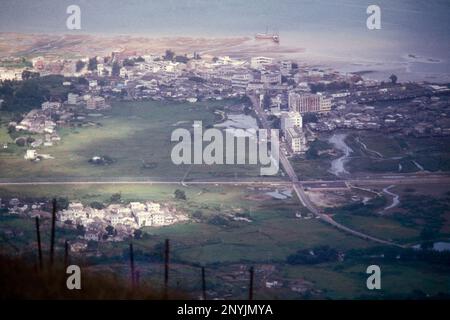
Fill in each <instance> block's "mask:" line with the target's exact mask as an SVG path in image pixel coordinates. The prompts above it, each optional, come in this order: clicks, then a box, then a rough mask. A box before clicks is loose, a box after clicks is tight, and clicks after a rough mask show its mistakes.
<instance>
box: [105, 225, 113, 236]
mask: <svg viewBox="0 0 450 320" xmlns="http://www.w3.org/2000/svg"><path fill="white" fill-rule="evenodd" d="M105 231H106V233H107V234H108V235H109V236H112V235H114V227H113V226H107V227H106V228H105Z"/></svg>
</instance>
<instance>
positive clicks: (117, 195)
mask: <svg viewBox="0 0 450 320" xmlns="http://www.w3.org/2000/svg"><path fill="white" fill-rule="evenodd" d="M121 198H122V195H121V194H120V193H113V194H112V195H111V199H110V202H111V203H118V202H120V200H121Z"/></svg>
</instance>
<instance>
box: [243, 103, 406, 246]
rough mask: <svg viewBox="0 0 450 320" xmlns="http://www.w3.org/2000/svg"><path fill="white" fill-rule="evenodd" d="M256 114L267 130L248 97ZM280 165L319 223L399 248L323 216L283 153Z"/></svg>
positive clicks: (257, 105)
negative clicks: (322, 222)
mask: <svg viewBox="0 0 450 320" xmlns="http://www.w3.org/2000/svg"><path fill="white" fill-rule="evenodd" d="M250 98H251V100H252V103H253V106H254V109H255V112H256V115H257V116H258V118H259V119H260V121H261V124H262V125H263V128H264V129H267V130H269V128H270V127H269V124H268V122H267V119H266V114H265V113H264V111H263V110H262V108H261V106H260V104H259V101H258V99H257V98H256V97H255V96H252V97H250ZM280 163H281V165H282V167H283V169H284V171H285V172H286V174H287V175H288V176H289V178H290V180H291V182H292V184H293V188H294V191H295V194H296V195H297V197H298V198H299V200H300V202H301V203H302V204H303V205H304V206H305V207H306V208H308V210H310V211H311V212H312V213H313V214H314V215H315V216H316V217H318V218H319V219H321V221H324V222H326V223H328V224H329V225H331V226H333V227H335V228H337V229H339V230H341V231H344V232H346V233H349V234H351V235H354V236H357V237H359V238H362V239H365V240H371V241H374V242H377V243H381V244H386V245H394V246H400V245H398V244H396V243H393V242H391V241H388V240H383V239H379V238H376V237H372V236H370V235H368V234H365V233H362V232H359V231H356V230H353V229H351V228H348V227H346V226H344V225H342V224H340V223H338V222H336V221H334V220H333V218H332V217H330V216H329V215H326V214H323V213H321V212H320V210H319V209H318V208H317V207H316V206H315V205H314V203H313V202H312V201H311V200H310V199H309V197H308V195H307V194H306V193H305V189H304V188H303V185H302V183H301V182H300V181H299V179H298V177H297V174H296V173H295V170H294V168H293V167H292V165H291V163H290V162H289V159H287V157H286V155H285V154H284V152H280Z"/></svg>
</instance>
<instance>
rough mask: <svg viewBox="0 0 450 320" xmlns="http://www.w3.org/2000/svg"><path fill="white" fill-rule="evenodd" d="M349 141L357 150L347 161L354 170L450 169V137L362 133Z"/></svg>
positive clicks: (353, 148)
mask: <svg viewBox="0 0 450 320" xmlns="http://www.w3.org/2000/svg"><path fill="white" fill-rule="evenodd" d="M357 139H359V140H360V141H361V142H362V143H364V144H365V145H366V147H367V149H368V150H366V149H365V148H364V147H363V146H362V145H361V143H359V142H358V141H357ZM346 142H347V144H348V145H349V146H350V147H351V148H352V150H353V151H354V152H353V154H352V155H351V160H350V161H349V163H348V164H347V167H348V168H349V169H350V172H354V173H356V172H373V173H382V172H396V173H397V172H400V173H402V172H403V173H405V172H417V171H421V170H422V168H423V170H427V171H433V172H434V171H440V170H441V171H450V148H449V146H450V138H449V137H427V138H415V137H404V136H397V135H394V134H393V135H388V134H382V133H374V132H358V133H352V134H350V135H349V136H348V137H347V139H346ZM377 154H378V155H377ZM380 155H381V156H380ZM399 165H400V166H399ZM421 167H422V168H421Z"/></svg>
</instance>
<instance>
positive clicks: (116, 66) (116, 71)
mask: <svg viewBox="0 0 450 320" xmlns="http://www.w3.org/2000/svg"><path fill="white" fill-rule="evenodd" d="M119 74H120V65H119V63H118V62H117V61H115V62H114V63H113V65H112V69H111V75H112V76H113V77H117V76H118V75H119Z"/></svg>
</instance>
